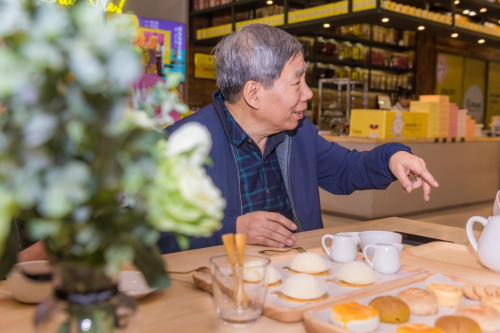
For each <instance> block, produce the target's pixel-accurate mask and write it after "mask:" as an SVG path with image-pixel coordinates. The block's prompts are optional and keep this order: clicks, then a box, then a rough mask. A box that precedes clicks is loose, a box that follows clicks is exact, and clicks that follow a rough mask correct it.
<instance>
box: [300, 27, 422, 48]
mask: <svg viewBox="0 0 500 333" xmlns="http://www.w3.org/2000/svg"><path fill="white" fill-rule="evenodd" d="M322 30H323V31H320V32H315V33H314V34H312V33H306V34H302V35H301V36H308V37H318V36H321V37H324V38H333V39H335V40H339V41H347V42H352V43H361V44H363V45H366V46H370V45H371V46H372V47H374V48H380V49H385V50H389V51H398V52H407V51H414V50H415V48H414V47H410V46H399V45H395V44H388V43H380V42H373V41H371V40H369V39H364V38H359V37H355V36H348V35H338V34H334V33H331V32H328V31H326V30H325V29H322Z"/></svg>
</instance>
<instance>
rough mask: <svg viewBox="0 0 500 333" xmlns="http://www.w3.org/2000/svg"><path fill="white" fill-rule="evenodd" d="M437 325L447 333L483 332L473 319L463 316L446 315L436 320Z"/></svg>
mask: <svg viewBox="0 0 500 333" xmlns="http://www.w3.org/2000/svg"><path fill="white" fill-rule="evenodd" d="M436 327H439V328H441V329H442V330H443V331H445V332H446V333H481V328H480V327H479V325H478V324H477V323H476V322H475V321H474V320H472V319H470V318H467V317H461V316H444V317H441V318H439V319H438V320H437V321H436Z"/></svg>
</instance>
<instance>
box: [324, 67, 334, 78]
mask: <svg viewBox="0 0 500 333" xmlns="http://www.w3.org/2000/svg"><path fill="white" fill-rule="evenodd" d="M325 77H326V78H327V79H332V78H334V77H335V65H333V64H329V65H328V67H327V69H326V73H325Z"/></svg>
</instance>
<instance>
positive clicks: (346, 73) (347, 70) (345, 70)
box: [340, 66, 352, 78]
mask: <svg viewBox="0 0 500 333" xmlns="http://www.w3.org/2000/svg"><path fill="white" fill-rule="evenodd" d="M351 71H352V70H351V67H349V66H344V67H342V70H341V71H340V77H341V78H350V77H351Z"/></svg>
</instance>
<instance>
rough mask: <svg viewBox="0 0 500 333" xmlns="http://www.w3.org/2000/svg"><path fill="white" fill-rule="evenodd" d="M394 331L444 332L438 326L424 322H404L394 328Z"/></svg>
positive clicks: (412, 332)
mask: <svg viewBox="0 0 500 333" xmlns="http://www.w3.org/2000/svg"><path fill="white" fill-rule="evenodd" d="M396 333H446V332H445V331H443V330H442V329H440V328H439V327H432V326H429V325H425V324H413V323H409V324H404V325H402V326H399V327H398V328H397V329H396Z"/></svg>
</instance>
